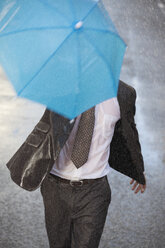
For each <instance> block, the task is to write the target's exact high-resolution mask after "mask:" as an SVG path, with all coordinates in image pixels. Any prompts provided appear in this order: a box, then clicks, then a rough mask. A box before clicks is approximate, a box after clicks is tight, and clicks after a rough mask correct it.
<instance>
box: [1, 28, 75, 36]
mask: <svg viewBox="0 0 165 248" xmlns="http://www.w3.org/2000/svg"><path fill="white" fill-rule="evenodd" d="M69 28H71V26H68V27H67V26H57V27H56V26H54V27H40V28H25V29H21V30H15V31H12V32H8V33H5V34H0V38H1V37H5V36H9V35H13V34H18V33H24V32H28V31H42V30H49V29H53V30H54V29H69Z"/></svg>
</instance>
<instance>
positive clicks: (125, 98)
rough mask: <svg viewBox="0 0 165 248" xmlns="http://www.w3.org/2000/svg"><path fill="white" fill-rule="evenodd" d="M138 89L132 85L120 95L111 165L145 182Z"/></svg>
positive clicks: (142, 182) (111, 151) (111, 147)
mask: <svg viewBox="0 0 165 248" xmlns="http://www.w3.org/2000/svg"><path fill="white" fill-rule="evenodd" d="M135 101H136V91H135V90H134V89H133V88H132V87H130V89H129V90H127V91H126V92H122V97H121V94H120V96H119V104H120V109H121V119H120V120H119V121H118V122H117V123H116V126H115V131H114V136H113V139H112V141H111V146H110V157H109V164H110V167H112V168H113V169H115V170H117V171H119V172H120V173H122V174H124V175H127V176H129V177H130V178H133V179H135V180H136V181H138V182H139V183H141V184H145V177H144V174H143V171H144V162H143V156H142V153H141V146H140V143H139V135H138V131H137V128H136V124H135V120H134V115H135V111H136V108H135Z"/></svg>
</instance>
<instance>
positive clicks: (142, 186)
mask: <svg viewBox="0 0 165 248" xmlns="http://www.w3.org/2000/svg"><path fill="white" fill-rule="evenodd" d="M145 189H146V184H145V185H143V184H141V193H144V191H145Z"/></svg>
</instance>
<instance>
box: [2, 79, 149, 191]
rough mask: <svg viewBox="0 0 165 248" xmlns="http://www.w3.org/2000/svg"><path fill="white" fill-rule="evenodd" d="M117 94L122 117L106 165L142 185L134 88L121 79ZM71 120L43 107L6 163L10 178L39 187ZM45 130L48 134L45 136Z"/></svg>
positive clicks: (51, 164)
mask: <svg viewBox="0 0 165 248" xmlns="http://www.w3.org/2000/svg"><path fill="white" fill-rule="evenodd" d="M117 97H118V101H119V105H120V113H121V118H120V120H118V122H117V123H116V125H115V131H114V135H113V138H112V141H111V145H110V156H109V164H110V166H111V167H112V168H113V169H115V170H117V171H119V172H121V173H123V174H125V175H127V176H129V177H131V178H133V179H135V180H137V181H138V182H139V183H141V184H145V177H144V174H143V171H144V163H143V157H142V154H141V147H140V143H139V136H138V132H137V129H136V125H135V121H134V115H135V101H136V91H135V90H134V88H132V87H131V86H129V85H127V84H125V83H124V82H122V81H120V83H119V88H118V96H117ZM74 123H75V120H73V121H70V120H69V119H67V118H65V117H63V116H61V115H59V114H57V113H55V112H52V111H50V110H48V109H46V110H45V112H44V114H43V116H42V118H41V120H40V121H39V122H38V124H37V125H36V127H35V128H34V130H33V131H32V133H31V134H30V135H29V136H28V138H27V139H26V141H25V143H24V144H23V145H22V147H20V149H19V150H18V151H17V152H16V153H15V154H14V156H13V157H12V158H11V159H10V161H9V162H8V163H7V167H8V168H9V170H10V173H11V177H12V179H13V181H14V182H15V183H17V184H18V185H19V186H21V187H22V188H24V189H26V190H30V191H31V190H35V189H36V188H37V187H39V186H40V185H41V183H42V181H43V180H44V179H45V177H46V175H47V174H48V173H49V172H50V170H51V168H52V166H53V164H54V161H56V159H57V157H58V155H59V153H60V151H61V149H62V147H63V146H64V144H65V142H66V140H67V139H68V138H69V135H70V133H71V130H72V128H73V126H74ZM47 130H49V133H48V134H47V138H46V139H45V138H44V137H45V135H44V133H45V132H47ZM42 141H43V142H42ZM42 147H44V149H42ZM33 151H36V152H34V153H32V152H33Z"/></svg>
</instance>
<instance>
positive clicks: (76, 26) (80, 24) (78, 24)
mask: <svg viewBox="0 0 165 248" xmlns="http://www.w3.org/2000/svg"><path fill="white" fill-rule="evenodd" d="M82 26H83V22H82V21H79V22H76V24H75V25H74V28H75V29H80V28H81V27H82Z"/></svg>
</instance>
